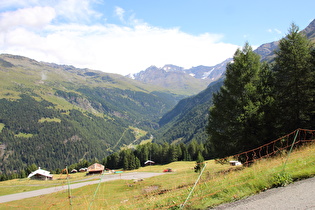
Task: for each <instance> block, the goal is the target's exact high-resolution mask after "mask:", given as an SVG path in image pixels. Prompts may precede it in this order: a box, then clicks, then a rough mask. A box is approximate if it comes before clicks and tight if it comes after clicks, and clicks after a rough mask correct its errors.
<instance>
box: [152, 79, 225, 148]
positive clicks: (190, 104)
mask: <svg viewBox="0 0 315 210" xmlns="http://www.w3.org/2000/svg"><path fill="white" fill-rule="evenodd" d="M222 83H223V79H220V80H218V81H216V82H213V83H211V84H210V85H209V86H208V88H207V89H205V90H204V91H202V92H200V93H199V94H198V95H196V96H192V97H189V98H186V99H183V100H181V101H180V102H179V103H178V104H177V105H176V106H175V107H174V109H172V110H171V111H170V112H168V113H166V114H165V115H164V116H163V117H162V118H161V120H160V121H159V124H160V126H161V129H160V130H159V132H158V134H157V136H156V139H157V140H156V141H158V142H163V141H166V142H169V143H171V142H174V141H176V142H179V141H180V142H183V143H188V142H190V141H192V140H193V139H195V140H197V141H198V142H204V141H205V140H206V139H207V138H208V135H207V133H206V131H205V128H206V125H207V123H208V114H209V107H210V106H211V104H212V95H213V93H214V92H217V91H218V90H219V89H220V87H221V86H222Z"/></svg>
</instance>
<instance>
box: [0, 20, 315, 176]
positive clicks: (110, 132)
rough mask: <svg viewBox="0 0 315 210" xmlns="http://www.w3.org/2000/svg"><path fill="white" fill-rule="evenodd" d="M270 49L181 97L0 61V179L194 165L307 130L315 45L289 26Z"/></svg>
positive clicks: (69, 69)
mask: <svg viewBox="0 0 315 210" xmlns="http://www.w3.org/2000/svg"><path fill="white" fill-rule="evenodd" d="M313 22H314V21H313ZM314 23H315V22H314ZM312 30H313V31H315V29H312ZM312 30H308V31H307V34H312V33H311V31H312ZM277 43H279V44H272V45H270V46H272V49H276V51H275V53H272V55H271V56H270V57H269V58H268V59H264V58H265V57H264V58H263V56H262V57H260V56H259V55H258V54H256V52H257V51H253V50H252V48H251V46H250V45H249V44H248V43H246V44H245V45H244V47H243V49H238V50H237V51H236V52H235V55H234V58H233V61H232V62H230V63H229V64H227V62H226V63H224V65H223V66H224V67H225V65H227V67H226V73H225V75H224V76H222V77H221V78H220V79H218V80H216V81H214V82H211V83H210V84H209V85H208V87H207V88H206V89H205V90H203V91H201V92H200V93H199V94H197V95H194V96H192V95H189V94H186V95H185V94H183V93H185V90H186V89H187V87H188V86H187V85H184V87H183V88H184V89H181V86H183V85H181V86H177V87H176V88H174V87H173V86H172V88H171V89H167V88H165V87H161V86H159V87H158V86H154V85H152V84H144V83H142V82H139V81H137V80H133V79H130V78H128V77H123V76H120V75H115V74H107V73H104V72H99V71H93V70H90V69H77V68H75V67H73V66H65V65H57V64H48V63H43V62H37V61H35V60H32V59H28V58H25V57H22V56H15V55H0V74H1V76H0V110H1V112H0V170H1V172H0V180H5V179H9V178H14V177H17V176H19V177H25V175H26V174H27V173H28V172H29V171H32V170H33V169H34V168H35V169H36V167H37V166H40V167H42V168H45V169H48V170H51V171H53V172H56V173H57V172H60V171H61V169H63V168H64V167H65V166H66V165H67V166H69V168H70V169H71V168H78V167H86V166H88V165H89V164H91V163H94V162H101V163H103V164H104V165H105V166H106V167H107V168H111V169H114V168H123V169H126V170H129V169H134V168H138V167H140V166H143V164H144V162H145V161H146V160H148V159H151V160H153V161H154V162H156V163H157V164H165V163H169V162H172V161H178V160H179V161H181V160H197V161H200V160H202V159H210V158H216V157H224V156H227V155H231V154H235V153H238V152H240V151H244V150H247V149H252V148H254V147H257V146H260V145H261V144H264V143H266V142H269V141H271V140H274V139H275V138H277V137H279V136H281V135H283V134H286V133H288V132H291V131H293V130H295V129H297V128H299V127H300V128H309V129H313V128H314V127H313V126H314V124H315V108H314V105H315V103H314V98H315V93H314V91H315V87H314V85H315V83H314V79H315V78H314V76H315V75H314V74H315V73H314V69H315V59H314V58H315V50H314V47H313V45H312V43H311V42H310V40H308V39H307V38H306V37H305V36H304V34H303V33H301V32H299V31H298V27H297V26H295V25H294V24H293V25H292V26H291V29H290V31H289V34H288V35H287V36H286V37H285V38H283V39H282V40H280V42H277ZM264 49H266V47H265V48H264ZM264 52H265V51H264ZM264 56H266V55H264ZM230 60H231V59H230ZM230 60H229V61H230ZM262 60H265V61H266V62H262ZM219 66H220V68H221V67H222V65H218V68H219ZM202 69H203V71H202V72H203V73H204V71H205V70H206V69H207V68H205V69H204V68H202ZM195 70H196V69H195ZM221 70H222V68H221ZM146 73H148V72H146ZM162 73H163V72H162ZM173 73H174V72H173ZM172 75H173V74H172ZM146 76H148V77H149V76H150V75H146ZM184 76H185V78H186V77H187V78H189V77H188V75H184ZM194 81H196V80H194ZM186 84H189V83H186ZM194 84H195V82H193V83H191V85H192V86H191V87H193V86H194ZM173 85H176V84H173ZM195 87H196V86H195ZM213 93H215V94H213ZM187 96H188V97H187ZM184 97H186V98H184ZM183 98H184V99H183ZM181 99H182V100H181ZM211 106H212V107H211ZM210 107H211V108H210ZM209 108H210V111H209ZM144 142H149V143H146V144H144Z"/></svg>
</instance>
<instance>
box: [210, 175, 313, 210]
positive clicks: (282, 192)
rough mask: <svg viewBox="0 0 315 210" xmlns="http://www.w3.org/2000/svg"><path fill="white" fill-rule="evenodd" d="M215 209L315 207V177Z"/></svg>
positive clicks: (256, 209)
mask: <svg viewBox="0 0 315 210" xmlns="http://www.w3.org/2000/svg"><path fill="white" fill-rule="evenodd" d="M214 209H217V210H221V209H225V210H229V209H233V210H244V209H251V210H261V209H264V210H267V209H268V210H269V209H270V210H271V209H272V210H274V209H276V210H289V209H303V210H306V209H315V177H314V178H310V179H305V180H302V181H298V182H295V183H293V184H290V185H288V186H286V187H279V188H274V189H270V190H267V191H265V192H262V193H259V194H257V195H254V196H251V197H248V198H246V199H243V200H240V201H237V202H233V203H229V204H223V205H221V206H218V207H216V208H214Z"/></svg>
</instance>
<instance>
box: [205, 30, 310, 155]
mask: <svg viewBox="0 0 315 210" xmlns="http://www.w3.org/2000/svg"><path fill="white" fill-rule="evenodd" d="M314 55H315V50H314V45H313V44H312V43H311V42H310V41H309V40H308V39H307V38H306V36H305V35H304V34H303V33H299V30H298V27H297V26H296V25H295V24H292V25H291V28H290V30H289V34H288V35H287V36H286V37H285V38H283V39H281V40H280V44H279V49H278V50H277V51H276V58H275V60H274V62H273V63H271V64H267V63H260V61H259V60H260V58H259V56H258V55H257V54H255V53H254V52H253V51H252V48H251V47H250V46H249V44H248V43H246V44H245V46H244V47H243V49H242V50H237V51H236V53H235V55H234V62H232V63H230V64H229V65H228V66H227V69H226V78H225V80H224V85H223V86H222V87H221V89H220V91H218V92H217V93H215V94H214V98H213V106H212V107H211V109H210V115H209V124H208V128H207V131H208V133H209V135H210V137H209V145H211V147H212V148H211V149H212V151H213V153H214V155H215V156H216V157H224V156H228V155H233V154H237V153H239V152H242V151H246V150H249V149H253V148H255V147H258V146H260V145H262V144H264V143H266V142H268V141H270V140H273V139H274V138H276V137H278V136H281V135H284V134H286V133H289V132H292V131H293V130H295V129H297V128H306V129H311V128H314V123H315V121H314V120H315V117H314V116H315V103H314V102H315V101H314V100H315V86H314V85H315V83H314V81H315V65H314V60H315V57H314Z"/></svg>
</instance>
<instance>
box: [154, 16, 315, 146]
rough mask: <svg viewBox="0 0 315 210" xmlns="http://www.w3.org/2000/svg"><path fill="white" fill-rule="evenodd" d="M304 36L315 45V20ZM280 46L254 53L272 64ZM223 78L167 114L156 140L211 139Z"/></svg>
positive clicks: (269, 45)
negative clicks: (215, 101) (210, 113)
mask: <svg viewBox="0 0 315 210" xmlns="http://www.w3.org/2000/svg"><path fill="white" fill-rule="evenodd" d="M301 33H304V34H305V35H306V36H307V37H308V38H309V39H310V40H313V41H314V42H315V19H314V20H313V21H312V22H311V23H310V24H309V25H308V26H307V27H306V28H305V29H304V30H302V31H301ZM278 43H279V42H278V41H275V42H271V43H266V44H263V45H261V46H260V47H258V48H257V49H256V50H255V51H254V52H256V53H257V54H259V55H260V56H261V60H262V61H267V62H272V61H273V58H274V57H275V54H274V51H275V50H276V49H277V48H278ZM223 74H224V72H223ZM223 79H224V75H223V77H221V79H219V80H218V82H217V83H211V84H210V85H209V86H208V88H207V89H205V90H204V91H202V92H200V93H199V94H197V95H195V96H191V97H189V98H186V99H183V100H182V101H180V102H179V103H178V104H177V105H176V106H175V107H174V109H173V110H171V111H170V112H168V113H166V114H165V115H164V116H163V117H162V118H161V120H160V121H159V123H160V126H161V129H160V130H159V133H158V134H157V139H156V141H160V142H163V141H168V142H179V141H180V142H185V143H187V142H190V141H191V140H193V139H196V140H198V141H200V142H201V141H204V140H205V139H206V138H207V134H206V133H205V126H206V125H207V120H208V110H209V108H210V106H211V103H212V94H213V92H216V91H217V90H218V89H219V88H220V86H221V85H222V84H223ZM200 99H202V100H200ZM197 122H198V123H197Z"/></svg>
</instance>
